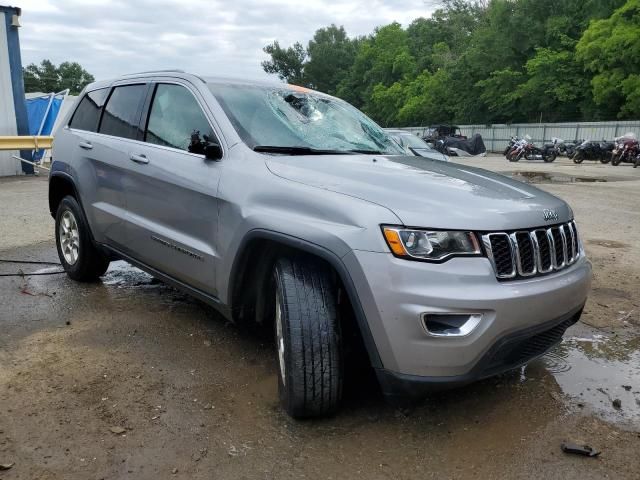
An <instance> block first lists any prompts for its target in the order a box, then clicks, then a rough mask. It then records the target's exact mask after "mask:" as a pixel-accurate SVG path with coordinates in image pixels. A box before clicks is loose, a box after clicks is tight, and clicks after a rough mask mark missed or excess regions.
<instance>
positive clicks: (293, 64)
mask: <svg viewBox="0 0 640 480" xmlns="http://www.w3.org/2000/svg"><path fill="white" fill-rule="evenodd" d="M263 51H264V52H265V53H267V54H268V55H270V56H271V60H265V61H263V62H262V68H263V69H264V71H265V72H267V73H275V74H276V75H278V77H279V78H280V80H284V81H285V82H288V83H294V84H296V85H304V84H305V78H304V62H305V59H306V58H307V52H306V51H305V49H304V47H303V46H302V44H301V43H300V42H296V43H294V44H293V46H291V47H288V48H282V47H281V46H280V44H279V43H278V41H277V40H276V41H274V42H273V43H271V44H269V45H267V46H266V47H264V48H263Z"/></svg>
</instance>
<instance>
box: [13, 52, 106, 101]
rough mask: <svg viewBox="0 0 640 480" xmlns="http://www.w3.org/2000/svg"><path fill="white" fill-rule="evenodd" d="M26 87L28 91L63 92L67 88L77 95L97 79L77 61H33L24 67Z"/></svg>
mask: <svg viewBox="0 0 640 480" xmlns="http://www.w3.org/2000/svg"><path fill="white" fill-rule="evenodd" d="M23 76H24V88H25V91H27V92H44V93H51V92H61V91H62V90H66V89H67V88H68V89H69V90H70V92H69V93H71V95H77V94H78V93H80V91H81V90H82V89H83V88H84V87H85V86H86V85H87V84H89V83H91V82H93V81H94V80H95V79H94V78H93V75H91V74H90V73H89V72H87V71H86V70H85V69H84V68H82V66H81V65H80V64H79V63H77V62H62V63H61V64H60V65H59V66H56V65H54V64H53V63H52V62H51V61H50V60H43V61H42V62H41V63H40V65H36V64H35V63H31V64H29V65H27V66H26V67H25V68H23Z"/></svg>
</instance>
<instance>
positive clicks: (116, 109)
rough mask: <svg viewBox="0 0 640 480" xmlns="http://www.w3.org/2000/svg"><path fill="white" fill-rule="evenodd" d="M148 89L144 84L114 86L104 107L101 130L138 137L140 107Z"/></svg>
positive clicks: (111, 133)
mask: <svg viewBox="0 0 640 480" xmlns="http://www.w3.org/2000/svg"><path fill="white" fill-rule="evenodd" d="M146 91H147V86H146V85H144V84H141V85H125V86H122V87H116V88H114V89H113V93H111V96H110V97H109V100H108V101H107V105H106V107H104V113H103V114H102V121H101V122H100V130H99V132H100V133H104V134H106V135H115V136H116V137H122V138H132V139H136V138H138V124H139V119H140V108H141V106H142V100H143V96H144V94H145V93H146Z"/></svg>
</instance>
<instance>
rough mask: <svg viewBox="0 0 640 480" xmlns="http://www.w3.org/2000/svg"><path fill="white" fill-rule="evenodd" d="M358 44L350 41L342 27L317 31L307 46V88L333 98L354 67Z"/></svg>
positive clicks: (305, 74) (305, 67) (305, 69)
mask: <svg viewBox="0 0 640 480" xmlns="http://www.w3.org/2000/svg"><path fill="white" fill-rule="evenodd" d="M358 43H359V41H358V40H357V39H354V40H352V39H350V38H349V37H348V36H347V32H346V31H345V29H344V27H342V26H341V27H337V26H336V25H330V26H329V27H327V28H320V29H319V30H316V33H315V34H314V36H313V39H312V40H310V41H309V44H308V45H307V56H308V61H307V62H306V64H305V65H304V76H305V78H306V80H307V83H308V85H309V86H310V87H312V88H315V89H317V90H320V91H321V92H326V93H329V94H334V93H335V92H336V90H337V88H338V84H340V82H341V81H342V80H344V78H345V77H346V75H347V73H348V71H349V68H351V65H353V62H354V60H355V57H356V52H357V49H358Z"/></svg>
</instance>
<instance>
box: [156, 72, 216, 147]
mask: <svg viewBox="0 0 640 480" xmlns="http://www.w3.org/2000/svg"><path fill="white" fill-rule="evenodd" d="M145 141H146V142H148V143H153V144H156V145H163V146H165V147H172V148H177V149H180V150H185V151H187V152H190V153H198V154H204V148H205V146H206V145H207V144H209V143H218V142H217V140H216V137H215V135H214V133H213V129H212V128H211V125H210V124H209V121H208V120H207V118H206V116H205V115H204V112H203V111H202V109H201V108H200V105H199V104H198V102H197V101H196V99H195V98H194V96H193V94H192V93H191V92H190V91H189V90H187V89H186V88H185V87H183V86H181V85H173V84H167V83H160V84H158V85H157V86H156V91H155V93H154V96H153V102H152V104H151V111H150V113H149V121H148V123H147V130H146V133H145Z"/></svg>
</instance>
